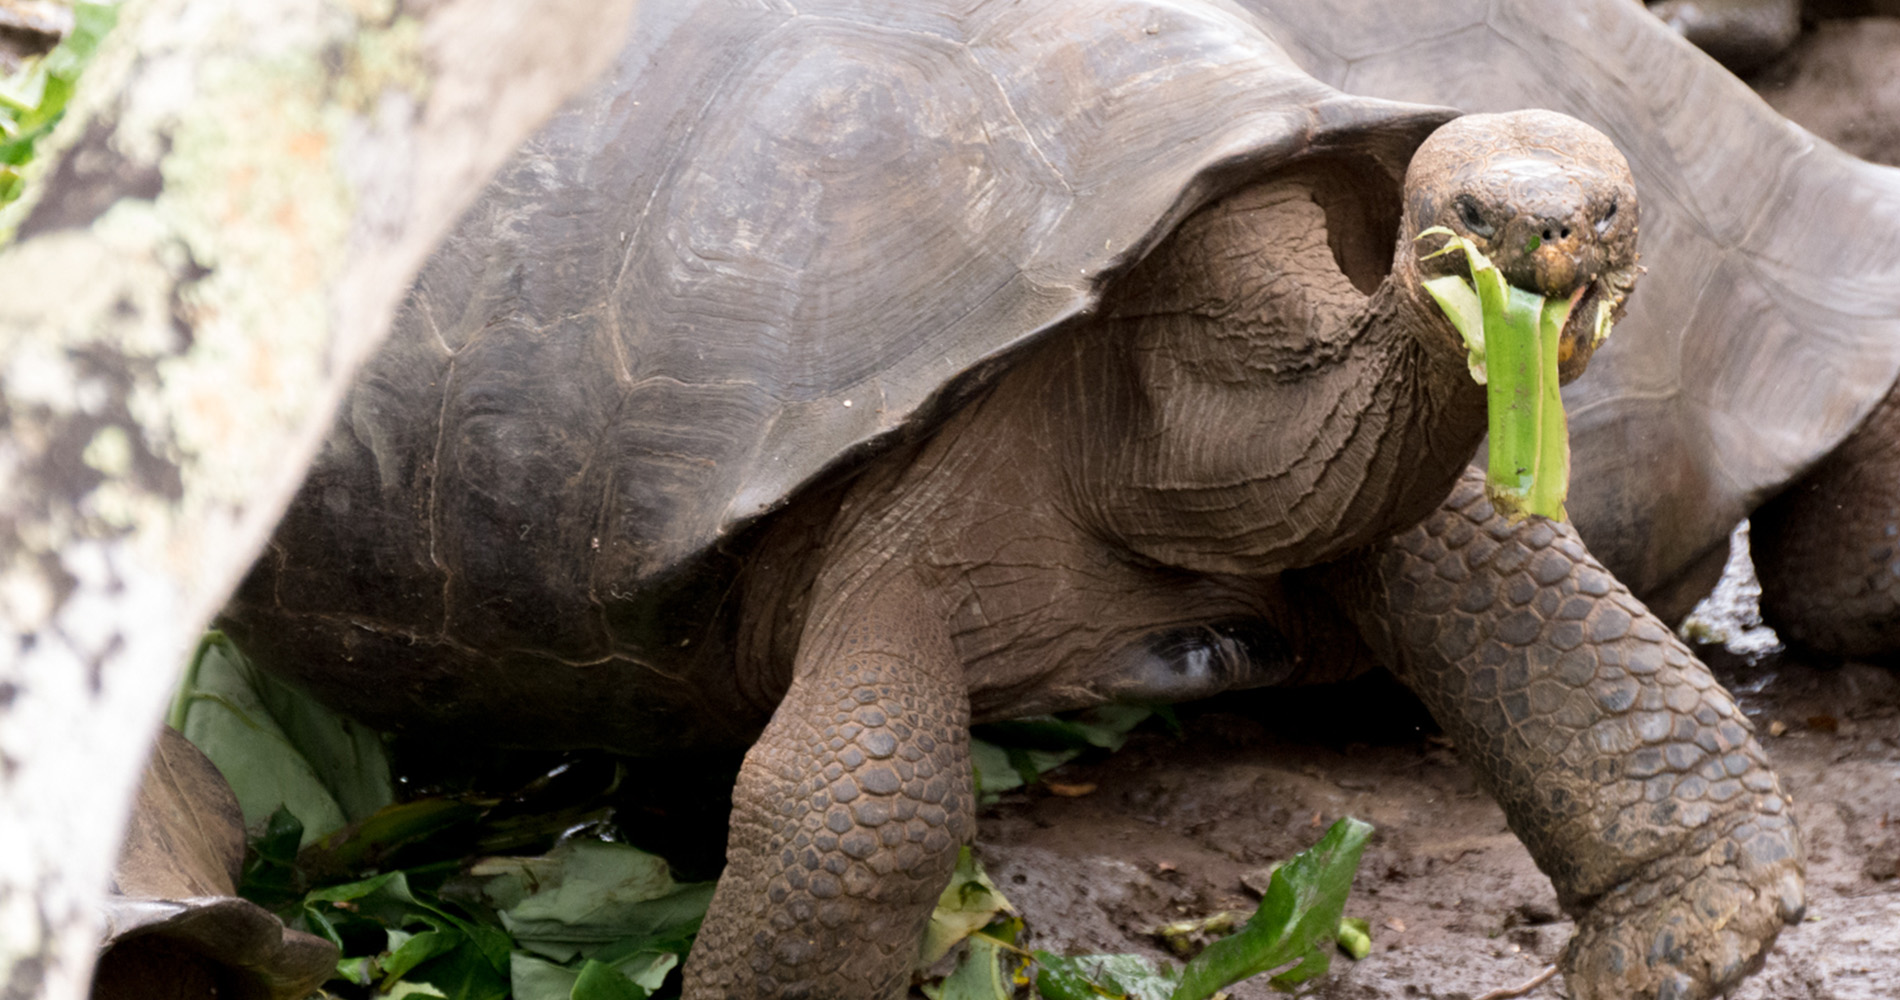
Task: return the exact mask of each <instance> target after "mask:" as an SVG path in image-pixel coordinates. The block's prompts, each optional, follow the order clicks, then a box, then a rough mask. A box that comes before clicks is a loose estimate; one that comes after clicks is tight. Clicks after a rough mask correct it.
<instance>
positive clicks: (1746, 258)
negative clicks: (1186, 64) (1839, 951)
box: [1249, 0, 1900, 655]
mask: <svg viewBox="0 0 1900 1000" xmlns="http://www.w3.org/2000/svg"><path fill="white" fill-rule="evenodd" d="M1249 6H1250V8H1251V9H1253V10H1254V11H1255V13H1256V14H1258V15H1259V16H1260V17H1261V18H1262V19H1263V20H1265V21H1267V22H1268V24H1269V30H1270V31H1271V32H1272V33H1273V35H1274V37H1275V38H1276V39H1278V40H1280V41H1281V42H1282V43H1283V44H1285V45H1286V46H1287V48H1288V51H1289V53H1290V54H1291V55H1292V56H1293V57H1294V58H1295V60H1296V61H1298V62H1299V63H1300V64H1301V65H1302V66H1303V67H1304V68H1305V69H1306V70H1307V71H1308V72H1310V73H1312V74H1313V75H1314V76H1316V77H1318V78H1319V79H1321V80H1323V81H1325V82H1327V83H1329V84H1332V85H1333V86H1336V87H1339V88H1341V89H1343V90H1347V91H1350V92H1353V93H1362V94H1368V95H1375V96H1379V97H1385V98H1390V99H1394V100H1410V101H1421V102H1430V103H1440V104H1449V105H1452V106H1455V107H1460V108H1464V109H1467V110H1471V111H1502V110H1508V109H1511V108H1520V107H1545V108H1552V109H1556V110H1560V111H1565V112H1568V113H1570V114H1574V115H1577V116H1578V117H1580V118H1582V119H1584V120H1586V121H1588V122H1590V123H1591V124H1592V125H1595V126H1596V127H1598V128H1600V129H1602V130H1603V132H1604V133H1605V134H1607V135H1608V136H1610V137H1611V139H1612V140H1614V141H1615V142H1616V143H1617V145H1618V148H1619V149H1621V150H1622V151H1623V152H1624V154H1625V155H1626V156H1627V157H1628V158H1629V161H1630V166H1631V169H1632V171H1633V172H1634V174H1635V177H1636V185H1637V189H1638V190H1639V191H1641V192H1642V197H1643V245H1644V250H1643V263H1644V266H1645V268H1646V269H1647V271H1648V273H1647V275H1646V276H1645V278H1644V283H1643V288H1644V290H1643V293H1642V294H1641V295H1638V296H1635V297H1633V298H1632V300H1631V303H1630V309H1629V313H1628V316H1627V318H1626V319H1625V320H1624V321H1623V322H1622V323H1620V324H1619V325H1618V331H1619V332H1618V335H1617V336H1616V337H1614V338H1612V339H1611V340H1610V342H1609V343H1608V344H1606V345H1605V347H1604V349H1603V351H1602V352H1601V353H1600V354H1599V356H1598V357H1597V359H1596V360H1595V361H1594V362H1593V363H1592V367H1591V373H1590V377H1589V378H1587V379H1581V380H1579V381H1577V382H1576V383H1574V384H1573V385H1571V386H1570V387H1569V388H1568V389H1567V390H1566V392H1565V398H1566V402H1567V408H1568V410H1569V412H1570V417H1571V441H1572V448H1573V482H1574V485H1573V488H1572V490H1571V494H1570V499H1569V503H1568V508H1569V512H1570V515H1571V518H1572V520H1573V521H1574V522H1575V524H1576V526H1577V530H1578V532H1579V533H1580V534H1581V535H1582V536H1583V538H1584V540H1585V541H1586V542H1587V543H1588V544H1589V546H1590V551H1591V552H1592V553H1593V554H1595V555H1596V556H1597V557H1598V558H1600V559H1602V560H1603V562H1604V564H1605V565H1606V566H1607V567H1608V568H1609V569H1610V570H1611V571H1613V572H1614V573H1616V575H1617V578H1618V579H1619V580H1621V581H1623V582H1624V583H1625V584H1627V585H1628V586H1629V587H1630V589H1631V590H1632V591H1634V592H1635V594H1636V595H1637V596H1638V597H1640V598H1642V599H1643V600H1644V601H1645V602H1647V603H1648V604H1649V605H1650V606H1651V607H1652V608H1654V609H1655V610H1656V611H1657V613H1658V614H1660V615H1661V616H1662V617H1663V618H1665V619H1667V620H1671V621H1673V620H1675V619H1677V618H1680V617H1681V616H1682V615H1684V614H1686V613H1687V612H1688V611H1689V610H1690V609H1691V608H1692V607H1693V606H1694V604H1695V601H1696V600H1697V599H1698V598H1700V597H1701V596H1702V595H1704V594H1706V593H1708V590H1709V588H1710V586H1711V585H1712V584H1713V583H1714V582H1715V579H1716V578H1717V576H1719V574H1720V572H1721V567H1722V564H1723V561H1724V559H1725V557H1726V555H1727V552H1728V542H1727V539H1728V536H1729V533H1730V531H1731V529H1733V528H1734V526H1735V525H1736V523H1737V522H1739V521H1740V520H1741V519H1742V518H1744V517H1750V516H1753V518H1754V524H1753V532H1752V534H1753V542H1754V546H1755V558H1756V563H1757V568H1758V570H1759V572H1760V575H1761V578H1762V586H1763V591H1764V593H1763V612H1764V615H1765V616H1766V617H1767V618H1768V619H1769V623H1770V624H1772V625H1774V626H1775V627H1776V629H1777V630H1778V631H1780V632H1781V633H1782V635H1783V636H1785V637H1788V638H1792V639H1795V640H1798V641H1801V642H1804V643H1807V644H1809V645H1813V646H1816V647H1820V648H1822V649H1826V650H1829V651H1832V652H1837V653H1843V654H1849V655H1870V654H1874V653H1883V652H1885V653H1891V652H1893V651H1894V650H1896V649H1900V586H1897V585H1900V546H1896V535H1900V448H1896V445H1895V442H1896V441H1897V440H1900V411H1897V407H1896V401H1895V399H1894V396H1893V390H1894V385H1895V380H1896V375H1897V374H1900V173H1896V171H1895V170H1893V169H1892V168H1888V167H1882V166H1875V165H1872V164H1869V163H1866V162H1863V161H1861V160H1858V159H1855V158H1854V157H1851V156H1847V155H1845V154H1843V153H1841V152H1840V151H1839V150H1837V149H1834V148H1833V147H1832V146H1830V145H1828V144H1827V143H1826V142H1823V141H1820V140H1817V139H1816V138H1815V137H1814V136H1813V135H1811V134H1809V133H1807V132H1805V131H1803V130H1802V129H1801V128H1799V127H1797V126H1795V125H1793V124H1791V123H1790V122H1788V121H1787V120H1786V119H1784V118H1782V117H1780V116H1779V115H1777V114H1775V113H1774V112H1773V111H1771V110H1770V109H1769V108H1767V107H1766V106H1764V105H1763V104H1762V102H1761V101H1760V100H1759V99H1758V98H1757V97H1756V96H1755V95H1754V94H1753V93H1751V92H1750V91H1749V90H1748V88H1747V87H1746V86H1744V85H1743V84H1742V83H1741V82H1740V81H1739V80H1737V79H1736V78H1735V77H1734V76H1732V75H1731V74H1729V73H1728V72H1726V71H1725V70H1723V69H1722V68H1721V67H1720V66H1718V65H1716V64H1715V63H1714V62H1713V61H1711V60H1710V59H1708V58H1707V57H1705V56H1703V55H1702V54H1701V53H1699V52H1696V51H1694V50H1693V49H1692V48H1691V47H1690V46H1689V45H1687V44H1685V43H1684V42H1683V41H1682V40H1681V39H1679V38H1677V37H1675V36H1674V35H1673V34H1672V33H1671V32H1669V31H1666V30H1661V29H1660V28H1659V26H1658V25H1657V23H1656V21H1655V20H1654V19H1653V18H1650V17H1647V16H1645V15H1644V13H1643V12H1642V11H1640V10H1637V9H1635V5H1633V4H1630V3H1627V2H1623V0H1582V2H1578V3H1573V4H1558V5H1542V4H1514V5H1503V6H1498V5H1493V4H1490V3H1484V2H1479V0H1469V2H1448V3H1443V4H1434V5H1431V6H1430V7H1429V9H1427V8H1423V7H1404V6H1402V5H1391V4H1374V3H1356V4H1348V5H1343V6H1341V7H1339V8H1329V9H1321V8H1320V6H1318V5H1311V4H1292V3H1282V4H1270V3H1261V2H1254V3H1250V4H1249Z"/></svg>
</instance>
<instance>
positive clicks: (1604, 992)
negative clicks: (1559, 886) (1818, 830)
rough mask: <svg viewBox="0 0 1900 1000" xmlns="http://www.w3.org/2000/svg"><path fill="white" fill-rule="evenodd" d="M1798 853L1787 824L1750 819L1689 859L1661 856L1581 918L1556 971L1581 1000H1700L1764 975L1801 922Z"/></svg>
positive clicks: (1802, 906)
mask: <svg viewBox="0 0 1900 1000" xmlns="http://www.w3.org/2000/svg"><path fill="white" fill-rule="evenodd" d="M1800 859H1801V846H1800V838H1799V835H1798V834H1797V833H1796V831H1795V827H1794V824H1793V823H1792V822H1791V821H1789V820H1788V819H1787V818H1786V817H1785V816H1778V817H1777V816H1760V815H1757V816H1750V817H1748V818H1747V819H1746V820H1744V821H1743V822H1741V823H1740V824H1738V825H1737V827H1736V829H1735V830H1734V832H1732V833H1730V834H1729V835H1727V836H1724V837H1721V838H1719V839H1717V840H1716V841H1715V842H1713V843H1712V844H1710V845H1709V846H1708V847H1707V848H1705V849H1703V850H1701V851H1700V852H1698V853H1695V854H1693V855H1688V856H1681V855H1679V856H1675V857H1668V858H1661V859H1658V860H1657V861H1654V862H1652V863H1651V864H1649V865H1648V866H1646V867H1645V868H1644V869H1643V870H1642V871H1640V872H1639V873H1638V874H1637V875H1636V877H1634V878H1631V879H1630V880H1629V881H1627V882H1624V883H1623V884H1621V885H1619V886H1617V887H1616V888H1615V889H1612V890H1611V891H1609V892H1608V893H1605V894H1604V895H1603V896H1602V897H1601V898H1600V899H1598V900H1597V901H1596V903H1595V905H1593V906H1591V907H1590V908H1589V909H1588V911H1587V912H1585V913H1583V914H1582V915H1581V916H1580V917H1579V918H1578V920H1577V934H1576V936H1575V937H1574V938H1572V939H1571V941H1570V945H1569V947H1568V948H1566V949H1565V951H1564V955H1563V958H1562V959H1561V960H1560V962H1559V965H1560V967H1561V968H1562V969H1563V973H1564V978H1565V980H1566V981H1567V982H1568V983H1569V984H1570V988H1571V991H1572V993H1573V994H1574V995H1575V996H1576V997H1577V1000H1636V998H1642V1000H1651V998H1653V1000H1702V998H1705V997H1713V996H1719V995H1721V994H1724V993H1726V992H1727V991H1728V990H1730V989H1732V988H1734V987H1735V985H1736V984H1737V983H1739V982H1741V980H1742V979H1743V978H1744V977H1746V976H1748V975H1750V974H1752V973H1753V972H1755V971H1756V970H1757V969H1759V968H1761V966H1762V962H1763V961H1764V960H1765V959H1766V958H1767V957H1768V950H1769V949H1770V948H1771V947H1772V946H1773V945H1774V943H1775V937H1776V935H1778V934H1779V933H1780V932H1781V928H1782V925H1784V924H1792V923H1795V922H1797V921H1799V920H1800V919H1801V916H1802V913H1803V912H1804V910H1805V908H1806V897H1805V894H1804V888H1803V878H1802V872H1801V860H1800Z"/></svg>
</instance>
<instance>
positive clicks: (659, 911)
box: [470, 840, 713, 962]
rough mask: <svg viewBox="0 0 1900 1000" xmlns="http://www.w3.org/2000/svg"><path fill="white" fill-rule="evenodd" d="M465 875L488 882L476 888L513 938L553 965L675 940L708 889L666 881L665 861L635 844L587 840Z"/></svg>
mask: <svg viewBox="0 0 1900 1000" xmlns="http://www.w3.org/2000/svg"><path fill="white" fill-rule="evenodd" d="M470 874H472V875H474V876H476V877H478V878H486V879H488V881H487V882H485V883H484V885H483V888H482V893H483V895H484V896H485V897H486V898H487V900H488V902H489V903H490V904H491V905H493V906H494V907H495V909H496V910H497V911H499V912H500V914H501V922H502V926H503V927H505V928H507V929H508V932H509V933H510V934H511V935H513V937H514V939H515V941H516V942H517V943H518V944H519V945H520V946H521V947H522V948H524V949H526V950H528V951H530V952H534V953H535V954H538V955H541V956H543V957H546V958H550V959H553V960H555V961H557V962H567V961H570V960H572V959H574V958H576V957H579V958H594V957H598V956H599V954H601V953H603V952H605V951H606V950H607V949H609V948H610V947H611V948H613V950H614V951H615V952H616V953H618V954H622V955H625V954H632V953H635V952H638V951H640V950H644V949H646V948H648V947H649V946H652V945H658V944H662V943H666V942H677V941H682V940H684V939H685V938H687V937H690V936H691V935H692V934H694V933H697V932H698V930H699V922H700V921H701V920H703V919H704V918H705V915H706V906H707V905H708V904H709V903H710V902H711V901H712V890H713V885H712V883H710V882H698V883H688V884H681V883H678V882H675V881H673V877H672V875H671V874H670V873H669V872H668V870H667V866H666V862H665V860H663V859H661V858H658V857H655V856H654V855H651V854H648V853H646V852H645V851H642V850H639V849H638V848H635V847H630V846H628V845H626V844H611V843H605V842H602V841H595V840H570V841H565V842H563V843H562V844H561V845H560V846H558V847H556V848H555V849H554V850H553V851H551V852H549V853H548V854H547V855H545V856H543V857H538V858H488V859H485V860H483V861H479V862H477V863H476V864H475V865H474V866H473V867H472V868H471V869H470ZM652 950H656V951H662V950H676V949H667V948H658V947H654V948H652Z"/></svg>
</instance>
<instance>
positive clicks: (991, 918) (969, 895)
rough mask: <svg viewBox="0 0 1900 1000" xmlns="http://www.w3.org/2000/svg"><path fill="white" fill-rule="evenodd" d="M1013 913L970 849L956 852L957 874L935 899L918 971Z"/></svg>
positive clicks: (926, 928) (920, 954) (963, 848)
mask: <svg viewBox="0 0 1900 1000" xmlns="http://www.w3.org/2000/svg"><path fill="white" fill-rule="evenodd" d="M1014 912H1015V909H1014V908H1013V907H1011V906H1010V905H1009V900H1007V899H1004V898H1003V894H1002V892H1001V891H1000V890H998V889H997V888H996V883H994V882H991V881H990V876H989V873H988V872H985V871H984V870H983V865H982V863H981V862H979V861H977V860H976V856H975V855H974V854H972V853H971V851H970V848H969V846H968V845H965V846H964V847H961V848H958V850H957V869H956V872H955V873H954V874H952V875H951V876H950V884H949V885H947V886H945V887H944V890H943V895H941V896H939V897H937V909H936V910H935V911H934V912H932V913H931V914H930V923H929V924H928V925H927V926H925V928H924V941H923V946H922V947H921V948H919V949H918V957H917V967H918V968H920V969H921V968H924V967H925V966H929V965H931V964H934V963H935V962H936V961H937V960H938V959H940V958H942V957H943V956H945V955H947V954H949V953H950V949H952V948H954V947H956V946H957V942H959V941H962V940H963V939H965V938H967V937H969V936H970V935H971V934H974V933H976V932H977V931H980V930H982V929H983V928H985V927H987V926H989V925H990V924H991V923H993V922H995V921H996V919H997V918H998V917H1001V916H1004V915H1006V914H1010V913H1014Z"/></svg>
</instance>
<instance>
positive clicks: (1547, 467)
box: [1420, 227, 1573, 521]
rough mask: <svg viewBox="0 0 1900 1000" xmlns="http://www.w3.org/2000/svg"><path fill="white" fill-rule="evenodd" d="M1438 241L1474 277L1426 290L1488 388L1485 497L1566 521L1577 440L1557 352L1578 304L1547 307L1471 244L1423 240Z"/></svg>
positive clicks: (1514, 512)
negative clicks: (1567, 414)
mask: <svg viewBox="0 0 1900 1000" xmlns="http://www.w3.org/2000/svg"><path fill="white" fill-rule="evenodd" d="M1432 235H1443V236H1447V237H1450V239H1449V240H1448V241H1447V242H1446V245H1445V248H1444V249H1442V250H1439V251H1437V252H1436V253H1434V254H1431V255H1429V256H1437V254H1441V253H1448V252H1450V251H1452V250H1454V249H1456V250H1462V251H1463V252H1464V255H1465V261H1466V264H1467V266H1468V267H1469V268H1470V270H1471V284H1469V285H1467V284H1465V282H1464V280H1463V279H1461V278H1457V277H1445V278H1434V279H1432V280H1430V281H1427V282H1425V288H1426V291H1428V292H1429V293H1431V295H1432V297H1433V298H1434V299H1435V300H1437V302H1438V304H1439V306H1440V308H1442V309H1443V310H1444V311H1445V315H1446V316H1447V317H1448V318H1449V319H1450V320H1451V322H1452V325H1453V326H1455V327H1457V328H1458V331H1459V333H1460V334H1461V335H1462V336H1463V337H1464V339H1465V345H1466V348H1467V349H1468V350H1469V351H1470V355H1471V357H1470V366H1471V374H1472V377H1473V378H1475V379H1476V380H1477V381H1478V382H1479V383H1480V384H1482V385H1484V387H1485V404H1486V406H1485V409H1486V417H1487V421H1488V425H1487V431H1488V433H1489V435H1490V436H1489V451H1488V454H1487V463H1486V465H1487V468H1486V470H1485V493H1486V494H1487V495H1488V496H1489V497H1490V498H1491V503H1492V504H1493V505H1494V506H1496V507H1497V508H1498V510H1499V511H1501V512H1502V513H1504V514H1505V515H1506V516H1507V517H1510V518H1511V519H1513V520H1517V519H1521V518H1523V517H1526V516H1528V515H1531V514H1536V515H1539V516H1541V517H1547V518H1550V519H1551V520H1553V521H1562V520H1565V519H1566V515H1565V513H1564V497H1565V496H1566V495H1567V494H1568V493H1569V490H1570V433H1569V428H1568V426H1567V425H1566V423H1565V420H1564V407H1563V398H1562V395H1561V386H1560V385H1559V384H1558V380H1557V351H1558V346H1559V342H1560V340H1561V338H1562V334H1563V327H1564V322H1565V321H1566V320H1567V319H1568V318H1569V316H1570V309H1571V306H1572V305H1573V300H1568V299H1553V300H1546V299H1545V298H1544V296H1542V295H1538V294H1536V293H1534V292H1527V291H1525V290H1523V289H1521V288H1515V287H1512V286H1511V285H1509V284H1506V283H1505V281H1504V274H1503V272H1501V271H1499V270H1498V269H1497V267H1496V266H1495V265H1493V264H1492V263H1491V261H1490V260H1489V259H1487V258H1486V257H1485V256H1484V254H1482V253H1480V252H1479V251H1478V249H1477V248H1476V247H1475V246H1472V245H1471V243H1470V241H1468V240H1465V239H1463V238H1461V237H1458V236H1456V235H1454V234H1453V233H1452V232H1451V231H1450V230H1447V229H1443V228H1442V227H1434V228H1433V229H1429V230H1426V231H1425V232H1424V233H1421V234H1420V237H1421V238H1423V237H1425V236H1432ZM1474 287H1475V294H1473V289H1474Z"/></svg>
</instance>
